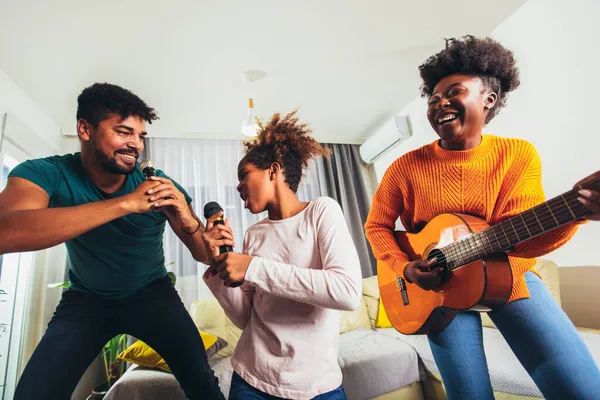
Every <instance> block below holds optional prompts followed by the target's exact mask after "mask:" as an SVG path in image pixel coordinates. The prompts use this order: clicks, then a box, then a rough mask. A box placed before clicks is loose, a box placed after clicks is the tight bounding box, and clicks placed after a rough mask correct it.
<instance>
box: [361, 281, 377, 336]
mask: <svg viewBox="0 0 600 400" xmlns="http://www.w3.org/2000/svg"><path fill="white" fill-rule="evenodd" d="M362 292H363V297H364V299H365V304H366V305H367V313H368V314H369V321H370V322H371V327H372V328H374V327H375V322H376V320H377V312H378V309H379V283H378V281H377V275H374V276H371V277H369V278H365V279H363V281H362Z"/></svg>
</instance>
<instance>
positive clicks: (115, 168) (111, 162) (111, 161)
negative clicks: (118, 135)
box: [91, 139, 136, 175]
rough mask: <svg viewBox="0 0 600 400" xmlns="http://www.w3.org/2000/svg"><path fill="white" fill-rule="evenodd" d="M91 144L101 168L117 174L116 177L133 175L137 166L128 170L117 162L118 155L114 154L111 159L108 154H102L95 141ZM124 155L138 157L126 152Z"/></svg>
mask: <svg viewBox="0 0 600 400" xmlns="http://www.w3.org/2000/svg"><path fill="white" fill-rule="evenodd" d="M91 143H92V147H93V148H94V151H95V153H96V161H98V164H100V167H102V169H104V170H105V171H106V172H110V173H111V174H116V175H131V174H132V173H133V172H134V171H135V165H134V166H133V167H131V168H129V169H127V167H124V166H122V165H120V164H119V163H118V162H117V155H116V154H114V155H113V156H112V158H111V157H110V156H108V155H107V154H106V153H104V152H102V150H100V149H99V148H98V146H96V143H95V140H93V139H92V141H91ZM123 153H126V154H131V155H133V156H135V155H136V154H135V153H133V152H124V151H123Z"/></svg>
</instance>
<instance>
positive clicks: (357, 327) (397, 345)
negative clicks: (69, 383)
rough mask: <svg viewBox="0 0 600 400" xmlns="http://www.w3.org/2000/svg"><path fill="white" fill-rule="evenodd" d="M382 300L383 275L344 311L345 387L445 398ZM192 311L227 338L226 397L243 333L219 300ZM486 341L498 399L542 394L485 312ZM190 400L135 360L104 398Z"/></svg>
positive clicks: (548, 277)
mask: <svg viewBox="0 0 600 400" xmlns="http://www.w3.org/2000/svg"><path fill="white" fill-rule="evenodd" d="M536 268H537V270H538V271H539V272H540V274H541V275H542V276H543V278H544V281H545V282H546V284H547V285H548V287H549V288H550V290H551V292H552V293H553V295H554V296H555V298H556V299H557V301H559V302H560V301H561V297H560V285H559V280H560V279H559V269H558V267H557V266H556V264H554V263H553V262H550V261H540V262H538V264H537V266H536ZM378 305H379V289H378V286H377V277H370V278H366V279H363V298H362V301H361V304H360V306H359V308H358V309H357V310H356V311H352V312H344V313H343V317H342V322H341V326H340V335H341V336H340V353H339V354H340V355H339V363H340V366H341V367H342V372H343V382H342V385H343V386H344V390H345V392H346V395H347V396H348V398H349V399H350V400H354V399H360V400H362V399H378V400H388V399H406V400H421V399H445V398H446V396H445V394H444V389H443V385H442V384H441V379H440V376H439V373H438V370H437V368H436V366H435V362H433V357H432V355H431V351H430V350H429V345H428V343H427V338H426V337H425V336H421V335H419V336H405V335H402V334H400V333H398V332H397V331H395V330H394V329H393V328H379V329H378V328H376V326H375V321H376V318H377V312H378ZM190 314H191V316H192V318H193V320H194V321H195V323H196V325H197V326H198V328H200V329H202V330H204V331H206V332H209V333H212V334H214V335H216V336H218V337H221V338H223V339H225V340H226V341H227V342H228V345H227V347H225V348H223V349H222V350H221V351H219V352H218V353H217V354H216V355H215V356H214V357H213V359H212V360H211V365H212V367H213V370H214V371H215V374H216V375H217V377H218V378H219V382H220V385H221V388H222V391H223V393H224V394H225V395H226V396H227V394H228V393H229V386H230V383H231V374H232V372H233V370H232V368H231V362H230V357H231V354H232V352H233V349H234V348H235V345H236V344H237V341H238V340H239V337H240V334H241V331H240V330H239V329H238V328H236V327H235V326H234V325H233V323H231V321H230V320H229V319H228V318H227V316H226V315H225V313H224V311H223V309H222V308H221V307H220V305H219V304H218V302H217V301H216V300H215V299H213V298H211V299H204V300H197V301H195V302H194V303H193V304H192V306H191V308H190ZM582 336H583V337H584V340H585V341H586V343H587V344H588V346H589V347H590V348H591V349H592V352H593V354H594V356H595V358H596V362H597V363H599V364H600V334H598V333H597V332H595V331H584V332H582ZM484 342H485V348H486V356H487V359H488V363H489V367H490V374H491V377H492V385H493V387H494V390H495V391H496V398H497V399H528V398H540V397H541V395H540V394H539V391H538V390H537V388H536V387H535V385H534V384H533V381H531V379H530V378H529V376H528V375H527V373H526V372H525V370H524V369H523V367H522V366H521V365H520V363H519V362H518V361H517V359H516V358H515V357H514V355H513V354H512V352H511V351H510V350H509V348H508V345H507V344H506V342H505V341H504V339H503V338H502V336H501V335H500V334H499V332H498V331H497V330H496V329H495V327H494V326H493V324H492V322H491V321H490V320H489V318H487V316H484ZM307 345H310V344H307ZM184 398H185V396H184V394H183V392H182V391H181V388H180V387H179V385H178V384H177V381H176V380H175V378H174V377H173V376H172V375H171V374H168V373H165V372H161V371H156V370H149V369H144V368H141V367H138V366H136V365H134V366H132V367H131V368H129V369H128V371H127V372H126V373H125V375H124V376H123V377H122V378H121V379H120V380H119V381H118V382H117V384H115V385H114V386H113V388H112V389H111V390H110V391H109V393H108V394H107V395H106V397H105V400H118V399H128V400H138V399H140V400H141V399H144V400H149V399H150V400H151V399H161V400H170V399H184Z"/></svg>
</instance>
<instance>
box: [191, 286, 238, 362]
mask: <svg viewBox="0 0 600 400" xmlns="http://www.w3.org/2000/svg"><path fill="white" fill-rule="evenodd" d="M190 315H191V316H192V320H194V323H195V324H196V327H198V329H201V330H203V331H205V332H208V333H210V334H212V335H215V336H217V337H220V338H223V339H224V340H225V341H226V342H227V346H225V347H224V348H223V349H221V350H220V351H219V352H217V354H215V356H214V358H223V357H231V355H232V354H233V349H235V346H237V343H238V341H239V340H240V336H241V335H242V330H241V329H239V328H238V327H237V326H235V325H234V324H233V322H231V320H230V319H229V318H228V317H227V315H226V314H225V311H224V310H223V308H222V307H221V305H220V304H219V302H218V301H217V299H215V298H214V297H210V298H206V299H202V300H196V301H194V302H193V303H192V305H191V306H190Z"/></svg>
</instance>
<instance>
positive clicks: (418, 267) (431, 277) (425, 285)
mask: <svg viewBox="0 0 600 400" xmlns="http://www.w3.org/2000/svg"><path fill="white" fill-rule="evenodd" d="M435 262H436V261H435V259H433V260H429V261H425V260H416V261H412V262H410V263H409V264H408V265H407V266H406V267H405V268H404V277H405V278H406V280H407V281H409V282H410V283H414V284H415V285H417V286H419V287H420V288H421V289H424V290H433V289H437V288H438V287H440V286H442V283H444V280H443V276H442V268H441V267H437V268H434V269H433V270H432V269H431V268H432V267H433V266H434V265H435Z"/></svg>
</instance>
